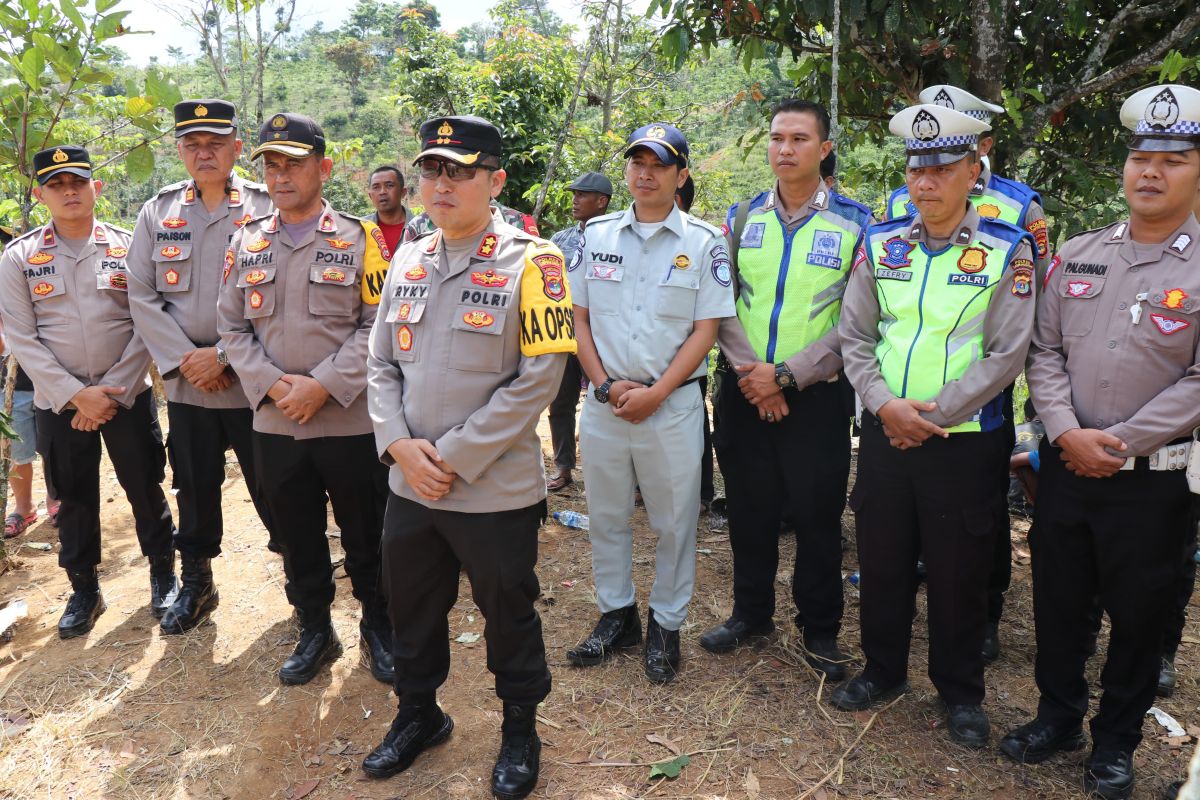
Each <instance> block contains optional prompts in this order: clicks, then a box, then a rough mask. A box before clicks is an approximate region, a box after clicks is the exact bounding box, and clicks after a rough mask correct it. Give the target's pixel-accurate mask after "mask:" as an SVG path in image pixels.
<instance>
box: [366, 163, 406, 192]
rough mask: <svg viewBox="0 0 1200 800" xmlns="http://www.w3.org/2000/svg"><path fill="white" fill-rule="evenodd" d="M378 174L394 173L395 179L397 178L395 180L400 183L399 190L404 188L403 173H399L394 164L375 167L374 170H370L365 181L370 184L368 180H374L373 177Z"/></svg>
mask: <svg viewBox="0 0 1200 800" xmlns="http://www.w3.org/2000/svg"><path fill="white" fill-rule="evenodd" d="M380 172H394V173H396V177H397V178H398V179H399V181H400V188H401V189H403V188H404V173H403V172H401V171H400V168H399V167H397V166H396V165H395V164H383V165H381V166H378V167H376V168H375V169H373V170H371V174H370V175H368V176H367V180H368V182H370V179H371V178H374V177H375V176H376V175H378V174H379V173H380Z"/></svg>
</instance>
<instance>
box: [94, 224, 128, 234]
mask: <svg viewBox="0 0 1200 800" xmlns="http://www.w3.org/2000/svg"><path fill="white" fill-rule="evenodd" d="M100 224H101V225H104V226H105V227H107V228H112V229H113V230H114V231H116V232H117V233H123V234H125V235H126V236H133V231H131V230H129V229H128V228H122V227H121V226H120V225H113V224H112V223H111V222H102V223H100Z"/></svg>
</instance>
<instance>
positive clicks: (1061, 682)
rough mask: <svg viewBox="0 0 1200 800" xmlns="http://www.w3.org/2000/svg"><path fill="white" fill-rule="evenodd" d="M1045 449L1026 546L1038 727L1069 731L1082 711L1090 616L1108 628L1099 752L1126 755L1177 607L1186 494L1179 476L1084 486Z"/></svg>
mask: <svg viewBox="0 0 1200 800" xmlns="http://www.w3.org/2000/svg"><path fill="white" fill-rule="evenodd" d="M1060 452H1061V451H1060V450H1058V449H1057V448H1055V447H1052V446H1051V445H1050V444H1049V443H1048V442H1045V441H1043V442H1042V445H1041V462H1042V467H1041V472H1040V474H1039V485H1038V502H1037V507H1036V509H1035V511H1034V518H1033V527H1032V528H1031V529H1030V532H1029V544H1030V550H1031V553H1032V557H1033V564H1032V566H1033V600H1034V618H1035V621H1036V628H1037V660H1036V662H1035V670H1034V675H1035V677H1036V678H1037V685H1038V689H1039V690H1040V692H1041V701H1040V703H1039V704H1038V717H1039V718H1041V719H1044V720H1048V721H1050V722H1054V723H1061V724H1072V725H1073V724H1077V723H1079V722H1081V721H1082V720H1083V717H1084V715H1085V714H1086V713H1087V709H1088V683H1087V680H1086V678H1085V677H1084V665H1085V663H1086V661H1087V659H1088V638H1089V626H1088V623H1087V619H1088V615H1089V612H1090V611H1091V609H1092V608H1093V603H1094V600H1093V598H1095V597H1099V599H1100V605H1101V607H1102V608H1103V610H1104V611H1105V613H1107V614H1108V618H1109V621H1110V622H1111V623H1112V630H1111V633H1110V638H1109V644H1108V653H1107V657H1106V659H1105V663H1104V669H1103V671H1102V672H1101V674H1100V681H1101V684H1102V685H1103V687H1104V693H1103V695H1102V696H1101V698H1100V705H1099V709H1098V711H1097V713H1096V715H1095V717H1093V718H1092V721H1091V729H1092V742H1093V745H1094V746H1095V747H1096V748H1097V749H1100V748H1120V749H1132V748H1135V747H1137V745H1138V743H1139V742H1140V741H1141V739H1142V717H1143V716H1144V715H1145V713H1146V711H1147V710H1148V709H1149V708H1150V705H1151V704H1152V702H1153V700H1154V691H1155V687H1156V685H1157V682H1158V669H1159V657H1160V654H1161V652H1162V644H1163V633H1164V628H1165V626H1166V625H1167V621H1166V620H1167V617H1168V616H1169V615H1170V614H1171V609H1172V606H1174V605H1175V604H1176V600H1175V593H1176V591H1178V587H1179V583H1180V571H1181V563H1180V561H1181V560H1180V555H1181V554H1182V553H1183V552H1184V550H1185V547H1186V544H1187V541H1188V538H1189V532H1188V530H1187V524H1188V519H1189V514H1188V512H1189V509H1190V506H1191V502H1192V496H1191V494H1190V493H1189V492H1188V487H1187V478H1186V477H1185V476H1184V473H1183V472H1182V471H1176V472H1150V471H1149V470H1147V469H1144V468H1142V467H1143V466H1144V460H1143V459H1139V463H1138V467H1139V468H1138V469H1135V470H1132V471H1127V472H1124V471H1123V472H1118V473H1117V474H1116V475H1114V476H1112V477H1110V478H1104V479H1096V478H1080V477H1077V476H1075V475H1073V474H1071V472H1069V471H1068V470H1067V468H1066V465H1065V464H1063V462H1062V460H1061V458H1060Z"/></svg>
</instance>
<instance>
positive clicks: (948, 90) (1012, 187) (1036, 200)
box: [887, 84, 1052, 661]
mask: <svg viewBox="0 0 1200 800" xmlns="http://www.w3.org/2000/svg"><path fill="white" fill-rule="evenodd" d="M918 99H919V100H920V101H921V102H922V103H932V104H934V105H939V106H944V107H946V108H952V109H954V110H955V111H961V112H962V113H964V114H966V115H967V116H968V117H974V118H975V119H978V120H981V121H983V122H985V123H987V124H988V125H991V124H992V116H993V115H994V114H1003V113H1004V108H1003V107H1002V106H998V105H996V104H995V103H989V102H987V101H986V100H980V99H979V98H978V97H976V96H975V95H973V94H971V93H970V92H967V91H965V90H963V89H959V88H958V87H957V86H947V85H945V84H938V85H936V86H927V87H926V88H925V89H924V90H923V91H922V92H921V94H920V95H919V96H918ZM994 143H995V139H994V137H993V136H992V135H991V132H990V131H985V132H984V133H982V134H980V136H979V157H980V163H981V167H980V171H979V178H978V179H977V180H976V181H975V184H974V185H973V186H972V187H971V193H970V198H971V203H972V204H973V205H974V206H975V210H976V211H978V212H979V216H981V217H987V218H989V219H1000V220H1003V221H1005V222H1010V223H1012V224H1013V225H1016V226H1017V227H1019V228H1024V229H1025V230H1026V231H1028V232H1029V234H1030V235H1031V236H1033V244H1034V259H1033V263H1034V268H1035V272H1036V274H1037V278H1038V280H1039V281H1040V280H1042V279H1043V278H1045V276H1046V270H1047V268H1048V267H1049V265H1050V258H1051V255H1052V254H1051V252H1050V231H1049V228H1048V227H1047V225H1046V215H1045V212H1043V210H1042V199H1041V197H1040V196H1039V195H1038V193H1037V192H1036V191H1034V190H1033V189H1032V188H1030V187H1029V186H1026V185H1025V184H1023V183H1021V182H1020V181H1014V180H1010V179H1008V178H1002V177H1000V176H999V175H996V174H994V173H993V172H992V170H991V166H990V165H989V164H988V160H987V158H986V156H987V154H988V153H989V152H991V149H992V145H993V144H994ZM914 210H915V206H914V205H913V204H912V200H911V199H910V198H909V194H908V187H907V186H901V187H900V188H899V189H897V190H896V191H894V192H892V196H891V198H890V199H889V200H888V208H887V216H888V219H894V218H896V217H901V216H904V215H905V214H911V213H913V212H914ZM1004 414H1005V418H1004V430H1005V433H1006V434H1007V436H1008V443H1009V449H1010V450H1011V449H1012V447H1013V446H1014V445H1015V444H1016V442H1017V434H1016V428H1015V425H1014V422H1015V420H1014V417H1013V408H1012V387H1011V386H1010V387H1008V389H1007V390H1006V392H1005V409H1004ZM997 480H999V481H1000V482H1001V483H1004V484H1007V483H1008V471H1007V468H1006V469H1005V471H1004V472H1003V473H1001V474H1000V475H999V476H997ZM1009 529H1010V523H1009V519H1008V502H1007V499H1002V501H1001V503H1000V505H999V506H997V508H996V547H995V550H993V552H992V571H991V573H990V574H989V575H988V627H987V631H986V633H985V635H984V639H983V658H984V660H985V661H994V660H995V659H996V658H998V657H999V656H1000V617H1001V615H1002V614H1003V613H1004V593H1005V592H1007V591H1008V587H1009V584H1011V583H1012V545H1011V543H1010V540H1009Z"/></svg>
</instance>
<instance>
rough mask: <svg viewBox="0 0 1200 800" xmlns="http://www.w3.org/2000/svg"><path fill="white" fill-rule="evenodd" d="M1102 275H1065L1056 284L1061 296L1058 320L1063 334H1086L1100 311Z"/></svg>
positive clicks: (1090, 329)
mask: <svg viewBox="0 0 1200 800" xmlns="http://www.w3.org/2000/svg"><path fill="white" fill-rule="evenodd" d="M1104 281H1105V278H1104V277H1103V276H1096V275H1089V276H1088V277H1087V278H1078V279H1077V278H1072V277H1070V276H1067V277H1066V278H1064V280H1063V281H1062V282H1060V283H1059V285H1058V293H1059V295H1060V296H1061V297H1062V310H1061V312H1060V320H1061V327H1062V335H1063V336H1087V335H1088V334H1089V333H1091V332H1092V327H1093V326H1094V325H1095V324H1096V316H1097V315H1098V314H1099V313H1100V300H1098V299H1097V298H1099V296H1100V293H1101V292H1103V291H1104Z"/></svg>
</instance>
